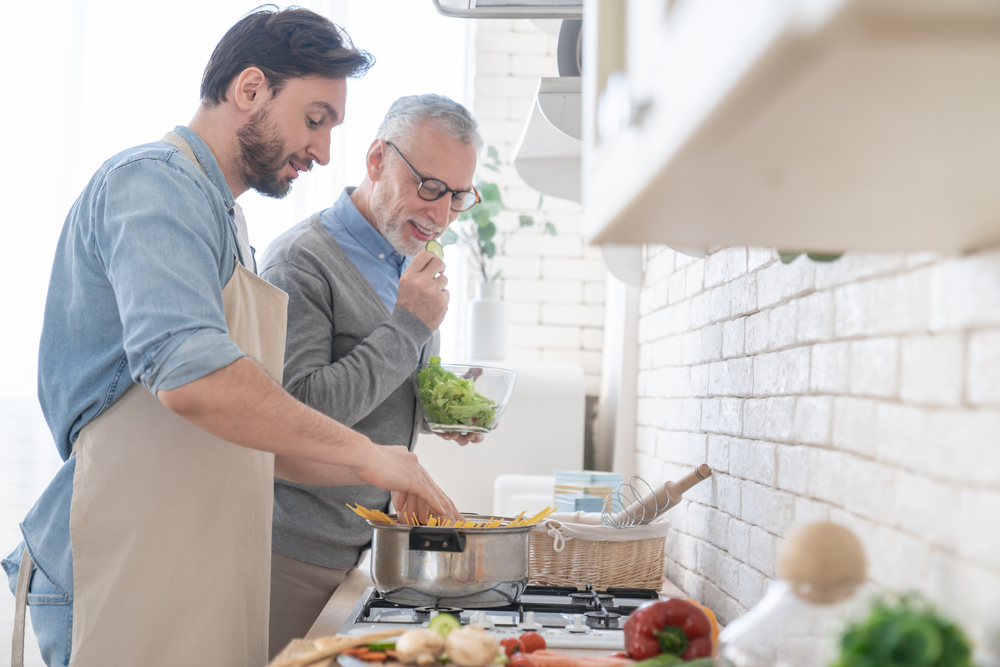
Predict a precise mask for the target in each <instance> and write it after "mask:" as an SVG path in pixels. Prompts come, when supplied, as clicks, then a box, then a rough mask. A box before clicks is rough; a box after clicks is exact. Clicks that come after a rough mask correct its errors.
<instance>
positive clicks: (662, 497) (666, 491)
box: [611, 463, 712, 528]
mask: <svg viewBox="0 0 1000 667" xmlns="http://www.w3.org/2000/svg"><path fill="white" fill-rule="evenodd" d="M711 474H712V469H711V468H709V467H708V465H707V464H705V463H702V464H701V465H700V466H698V467H697V468H695V469H694V470H693V471H691V472H690V473H688V474H687V475H685V476H684V477H682V478H681V479H679V480H678V481H676V482H667V483H666V484H664V485H663V486H661V487H660V488H658V489H656V491H654V492H653V493H649V494H647V495H645V496H643V498H642V499H641V500H637V501H636V502H634V503H632V504H631V505H629V506H628V507H626V508H625V509H623V510H622V511H620V512H618V513H617V514H615V515H614V516H613V517H612V520H611V521H612V525H614V526H619V527H623V528H624V527H626V526H637V525H640V524H644V523H649V522H650V521H652V520H653V519H655V518H656V517H658V516H660V515H661V514H663V513H664V512H666V511H667V510H668V509H670V508H671V507H673V506H675V505H676V504H677V503H679V502H680V501H681V498H682V497H683V496H684V492H685V491H687V490H688V489H690V488H691V487H692V486H694V485H695V484H697V483H698V482H701V481H703V480H706V479H708V478H709V476H710V475H711Z"/></svg>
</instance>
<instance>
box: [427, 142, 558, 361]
mask: <svg viewBox="0 0 1000 667" xmlns="http://www.w3.org/2000/svg"><path fill="white" fill-rule="evenodd" d="M482 166H483V167H484V168H486V169H489V170H490V171H495V172H498V171H500V156H499V154H498V153H497V149H496V148H495V147H493V146H490V147H488V148H487V151H486V160H485V161H484V163H483V165H482ZM476 189H477V190H479V196H480V197H481V198H482V201H481V202H480V203H479V204H477V205H476V206H474V207H473V208H471V209H470V210H468V211H464V212H462V213H461V214H460V215H459V216H458V220H457V221H456V224H454V225H452V226H451V227H449V228H448V231H446V232H445V233H444V234H443V235H442V236H441V245H452V244H454V245H458V246H460V247H461V248H463V249H464V250H465V252H466V253H467V254H468V257H469V261H470V263H471V264H472V265H473V266H474V267H475V269H476V277H477V283H476V297H475V298H474V299H472V300H471V301H470V302H469V356H470V357H471V358H472V359H503V358H504V354H505V352H506V341H505V338H504V328H505V326H504V315H503V302H502V301H501V300H500V278H501V274H502V269H498V270H494V267H493V261H494V259H495V258H496V257H497V256H503V254H504V252H505V250H506V248H507V242H508V241H510V239H511V238H512V237H513V236H514V235H515V234H517V233H518V232H521V231H523V230H525V229H529V228H530V229H535V230H537V231H538V232H540V233H543V234H552V235H553V236H554V235H555V233H556V227H555V225H554V224H552V223H551V222H549V221H546V222H544V223H542V222H536V221H535V218H534V217H533V216H530V215H527V214H525V213H522V214H520V215H519V216H518V225H517V227H515V228H513V229H511V230H507V231H499V230H498V227H497V224H496V222H494V219H493V218H494V217H495V216H496V215H497V214H499V213H500V212H501V211H504V210H506V207H505V206H504V203H503V199H502V198H501V196H500V188H499V187H498V186H497V184H496V183H491V182H488V181H485V180H483V179H482V178H480V179H478V180H477V183H476ZM543 199H544V197H543V195H539V196H538V207H537V208H538V209H539V210H540V209H541V208H542V201H543Z"/></svg>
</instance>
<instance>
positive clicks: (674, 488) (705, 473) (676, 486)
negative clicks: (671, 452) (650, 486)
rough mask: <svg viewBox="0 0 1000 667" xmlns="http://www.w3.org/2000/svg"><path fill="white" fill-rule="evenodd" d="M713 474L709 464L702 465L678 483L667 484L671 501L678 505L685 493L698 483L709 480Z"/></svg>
mask: <svg viewBox="0 0 1000 667" xmlns="http://www.w3.org/2000/svg"><path fill="white" fill-rule="evenodd" d="M711 474H712V469H711V468H709V467H708V464H706V463H702V464H701V465H700V466H698V467H697V468H695V469H694V470H692V471H691V472H689V473H688V474H687V475H685V476H684V477H682V478H680V479H679V480H677V481H676V482H667V483H666V485H665V486H666V487H667V491H669V492H670V501H671V502H672V503H677V502H678V501H680V499H681V496H682V495H683V494H684V492H685V491H687V490H688V489H690V488H691V487H692V486H694V485H695V484H697V483H698V482H701V481H703V480H706V479H708V478H709V476H710V475H711Z"/></svg>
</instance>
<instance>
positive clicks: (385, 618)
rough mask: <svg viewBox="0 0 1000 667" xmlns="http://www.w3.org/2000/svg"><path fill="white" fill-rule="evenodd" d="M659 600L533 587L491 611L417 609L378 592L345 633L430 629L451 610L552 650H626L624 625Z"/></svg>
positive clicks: (632, 593)
mask: <svg viewBox="0 0 1000 667" xmlns="http://www.w3.org/2000/svg"><path fill="white" fill-rule="evenodd" d="M657 598H658V595H657V592H656V591H654V590H652V589H648V588H609V589H608V590H606V591H595V590H593V589H592V588H591V587H590V585H589V584H588V585H587V586H586V588H583V589H577V588H568V587H563V586H528V587H527V588H526V589H525V591H524V593H522V594H521V597H520V598H519V599H518V601H517V602H516V603H514V604H510V605H504V606H496V607H490V608H487V609H468V610H466V609H458V608H454V607H414V606H409V605H403V604H397V603H395V602H389V601H388V600H386V599H384V598H382V597H381V596H380V595H379V594H378V592H377V591H376V590H375V589H374V588H368V589H366V590H365V592H364V595H362V596H361V599H360V600H359V601H358V603H357V604H356V605H355V606H354V609H352V610H351V613H350V614H349V615H348V617H347V621H346V622H345V623H344V625H343V627H341V628H340V632H339V633H338V634H341V635H363V634H367V633H370V632H379V631H381V630H390V629H393V628H394V627H400V626H412V627H415V628H416V627H426V626H427V624H428V622H429V621H430V619H431V618H432V617H434V616H435V615H437V614H439V613H441V612H447V613H449V614H451V615H453V616H455V617H456V618H458V619H459V620H460V621H461V622H462V625H466V624H470V623H471V624H475V625H479V626H482V627H484V628H486V630H487V631H488V632H491V633H493V634H495V635H497V636H498V637H499V638H500V639H503V638H504V637H511V636H514V637H516V636H518V635H520V634H521V633H522V632H526V631H528V630H534V631H536V632H538V633H540V634H541V635H542V636H544V637H545V643H546V645H547V646H549V647H551V648H593V649H611V650H616V649H617V650H621V649H624V648H625V639H624V636H623V633H622V627H623V626H624V625H625V619H626V618H628V615H629V614H630V613H632V612H633V611H634V610H635V609H636V608H637V607H639V605H641V604H643V603H645V602H648V601H650V600H656V599H657Z"/></svg>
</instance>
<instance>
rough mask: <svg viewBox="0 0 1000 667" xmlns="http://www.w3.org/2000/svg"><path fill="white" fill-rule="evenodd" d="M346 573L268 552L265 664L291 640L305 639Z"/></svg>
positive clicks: (345, 571)
mask: <svg viewBox="0 0 1000 667" xmlns="http://www.w3.org/2000/svg"><path fill="white" fill-rule="evenodd" d="M348 572H350V570H331V569H330V568H328V567H322V566H320V565H313V564H312V563H305V562H303V561H300V560H296V559H294V558H289V557H288V556H282V555H281V554H279V553H275V552H271V620H270V628H269V632H268V649H267V652H268V660H273V659H274V656H276V655H278V654H279V653H281V651H282V649H284V648H285V647H286V646H288V642H290V641H291V640H293V639H301V638H303V637H305V636H306V633H307V632H309V628H311V627H312V626H313V623H315V622H316V619H317V618H319V614H320V612H322V611H323V607H325V606H326V603H327V602H329V601H330V597H331V596H332V595H333V592H334V591H335V590H337V587H338V586H340V584H341V583H342V582H343V581H344V577H346V576H347V573H348Z"/></svg>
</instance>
